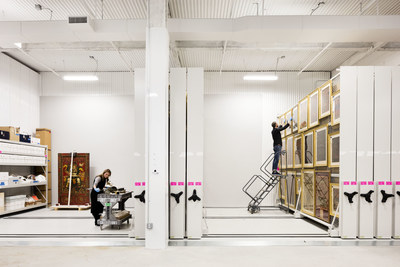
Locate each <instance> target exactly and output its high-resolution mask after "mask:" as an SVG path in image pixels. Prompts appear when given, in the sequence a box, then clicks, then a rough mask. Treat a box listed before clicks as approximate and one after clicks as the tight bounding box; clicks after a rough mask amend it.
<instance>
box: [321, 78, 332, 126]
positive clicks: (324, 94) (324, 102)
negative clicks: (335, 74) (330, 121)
mask: <svg viewBox="0 0 400 267" xmlns="http://www.w3.org/2000/svg"><path fill="white" fill-rule="evenodd" d="M331 92H332V81H331V80H329V81H327V82H326V83H324V84H323V85H322V86H321V87H320V88H319V108H318V114H319V119H322V118H325V117H328V116H329V115H331V94H332V93H331Z"/></svg>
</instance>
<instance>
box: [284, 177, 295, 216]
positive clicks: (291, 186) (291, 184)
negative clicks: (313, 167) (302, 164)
mask: <svg viewBox="0 0 400 267" xmlns="http://www.w3.org/2000/svg"><path fill="white" fill-rule="evenodd" d="M286 177H287V180H286V183H287V190H288V194H287V202H288V204H289V207H290V208H292V209H294V208H295V205H296V173H295V172H287V175H286Z"/></svg>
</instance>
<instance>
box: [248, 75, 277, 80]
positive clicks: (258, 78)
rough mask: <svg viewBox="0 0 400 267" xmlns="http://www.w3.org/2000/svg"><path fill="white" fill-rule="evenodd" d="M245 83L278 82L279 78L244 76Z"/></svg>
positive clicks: (271, 76) (273, 76)
mask: <svg viewBox="0 0 400 267" xmlns="http://www.w3.org/2000/svg"><path fill="white" fill-rule="evenodd" d="M243 80H245V81H276V80H278V76H276V75H245V76H243Z"/></svg>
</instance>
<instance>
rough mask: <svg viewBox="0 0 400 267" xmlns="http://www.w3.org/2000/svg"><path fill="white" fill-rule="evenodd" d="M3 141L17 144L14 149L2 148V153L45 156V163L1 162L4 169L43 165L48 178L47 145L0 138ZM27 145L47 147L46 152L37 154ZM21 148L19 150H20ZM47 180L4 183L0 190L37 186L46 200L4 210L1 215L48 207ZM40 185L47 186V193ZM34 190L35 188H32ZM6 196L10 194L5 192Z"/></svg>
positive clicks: (0, 153)
mask: <svg viewBox="0 0 400 267" xmlns="http://www.w3.org/2000/svg"><path fill="white" fill-rule="evenodd" d="M1 143H6V144H8V145H13V146H15V147H14V148H13V149H12V150H14V151H12V152H11V151H1V150H2V149H0V155H12V156H27V157H32V158H43V162H44V163H45V164H39V163H29V162H27V163H11V162H4V161H3V162H0V166H2V167H3V168H2V169H3V170H4V168H5V167H7V166H10V167H17V166H20V167H42V168H43V172H44V176H45V177H46V180H47V179H48V175H47V174H48V170H47V162H48V161H47V160H48V148H47V146H43V145H35V144H30V143H22V142H14V141H9V140H1V139H0V145H1ZM24 147H25V148H26V152H25V151H24ZM27 147H37V148H43V149H45V151H44V154H43V155H37V153H36V154H35V153H33V152H29V149H28V148H27ZM18 150H19V151H18ZM47 185H48V183H47V181H46V182H32V183H17V184H9V185H3V186H0V190H1V191H2V192H6V190H7V189H11V188H14V189H15V188H23V187H36V188H37V189H38V190H39V193H40V194H41V196H42V197H43V198H44V200H45V202H44V203H43V202H42V203H38V204H34V205H29V206H26V207H24V208H19V209H15V210H6V211H3V212H0V216H3V215H6V214H10V213H15V212H20V211H26V210H31V209H36V208H40V207H46V206H47V197H48V196H47ZM38 186H45V187H46V190H45V191H46V192H45V194H43V193H42V192H41V191H40V189H39V188H38ZM31 190H33V189H31ZM5 195H6V196H10V195H7V194H5ZM11 196H12V195H11Z"/></svg>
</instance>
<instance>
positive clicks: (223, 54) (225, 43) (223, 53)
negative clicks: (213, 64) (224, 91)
mask: <svg viewBox="0 0 400 267" xmlns="http://www.w3.org/2000/svg"><path fill="white" fill-rule="evenodd" d="M227 44H228V40H225V42H224V48H223V50H222V59H221V65H220V66H219V74H221V73H222V67H223V66H224V58H225V52H226V45H227Z"/></svg>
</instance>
